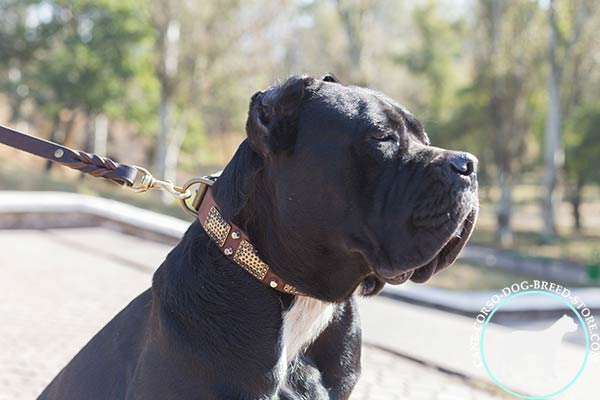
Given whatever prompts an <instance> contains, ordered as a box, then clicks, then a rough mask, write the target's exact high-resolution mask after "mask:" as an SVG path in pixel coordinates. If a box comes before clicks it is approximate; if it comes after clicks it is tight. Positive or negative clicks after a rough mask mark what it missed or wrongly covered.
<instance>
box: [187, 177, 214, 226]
mask: <svg viewBox="0 0 600 400" xmlns="http://www.w3.org/2000/svg"><path fill="white" fill-rule="evenodd" d="M213 183H215V180H214V179H211V178H210V177H207V176H203V177H200V178H192V179H190V180H189V181H187V182H186V183H185V184H184V185H183V186H182V187H181V189H182V192H183V193H185V192H187V191H188V190H189V189H190V187H191V186H193V185H201V186H200V187H199V188H198V190H197V191H196V196H195V197H194V200H193V201H192V205H191V206H190V205H189V204H188V202H187V201H186V200H187V199H188V198H189V197H188V198H180V199H179V204H181V207H182V208H183V211H185V212H186V213H187V214H188V215H190V216H192V217H194V218H196V217H197V216H198V208H200V204H202V200H203V199H204V195H206V191H207V190H208V188H209V187H211V186H212V185H213Z"/></svg>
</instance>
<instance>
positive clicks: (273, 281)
mask: <svg viewBox="0 0 600 400" xmlns="http://www.w3.org/2000/svg"><path fill="white" fill-rule="evenodd" d="M269 286H271V287H272V288H273V289H275V288H276V287H277V281H276V280H275V279H273V280H272V281H271V282H269Z"/></svg>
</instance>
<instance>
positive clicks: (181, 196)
mask: <svg viewBox="0 0 600 400" xmlns="http://www.w3.org/2000/svg"><path fill="white" fill-rule="evenodd" d="M0 143H3V144H5V145H7V146H10V147H13V148H15V149H18V150H22V151H26V152H28V153H30V154H33V155H36V156H38V157H42V158H45V159H46V160H50V161H53V162H56V163H59V164H62V165H64V166H66V167H69V168H72V169H75V170H78V171H81V172H83V173H85V174H89V175H92V176H94V177H97V178H104V179H108V180H109V181H111V182H114V183H116V184H118V185H120V186H122V187H123V188H125V189H128V190H131V191H134V192H146V191H148V190H150V189H159V190H164V191H167V192H168V193H170V194H171V195H172V196H174V197H175V198H177V199H178V200H179V201H180V203H181V205H182V207H183V209H184V210H185V211H186V212H187V213H188V214H190V215H191V216H194V217H195V216H196V215H198V212H197V211H196V210H197V206H198V205H199V204H200V203H199V202H200V201H201V200H202V197H203V195H204V193H205V192H206V189H207V187H208V186H210V185H212V184H213V182H214V181H215V180H216V177H215V176H210V177H202V178H194V179H192V180H190V181H189V182H187V183H186V184H185V185H183V186H182V187H180V186H176V185H175V184H173V182H171V181H162V180H159V179H156V178H155V177H154V176H152V174H151V173H150V172H149V171H148V170H147V169H145V168H142V167H138V166H131V165H127V164H120V163H117V162H115V161H113V160H111V159H110V158H107V157H101V156H99V155H97V154H93V153H86V152H84V151H79V150H73V149H71V148H68V147H66V146H62V145H60V144H57V143H54V142H50V141H48V140H44V139H40V138H37V137H35V136H31V135H28V134H26V133H23V132H19V131H16V130H14V129H11V128H8V127H5V126H2V125H0ZM195 184H201V186H205V187H201V188H200V189H199V190H198V193H201V194H202V196H196V197H197V198H195V199H194V204H193V205H192V206H190V205H189V204H188V203H187V202H186V200H188V199H191V198H192V197H193V196H194V194H193V193H192V191H191V190H190V187H191V186H192V185H195Z"/></svg>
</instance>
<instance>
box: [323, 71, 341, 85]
mask: <svg viewBox="0 0 600 400" xmlns="http://www.w3.org/2000/svg"><path fill="white" fill-rule="evenodd" d="M321 80H322V81H325V82H333V83H340V81H339V79H338V78H336V76H335V75H334V74H332V73H331V72H327V73H326V74H325V75H323V77H322V78H321Z"/></svg>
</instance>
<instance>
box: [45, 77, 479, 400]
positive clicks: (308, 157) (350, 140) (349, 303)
mask: <svg viewBox="0 0 600 400" xmlns="http://www.w3.org/2000/svg"><path fill="white" fill-rule="evenodd" d="M246 130H247V134H248V138H247V140H245V141H244V142H243V143H242V144H241V146H240V147H239V149H238V151H237V153H236V154H235V156H234V157H233V159H232V160H231V162H230V163H229V164H228V165H227V167H226V168H225V170H224V172H223V174H222V176H221V178H220V179H219V180H218V182H217V183H216V184H215V185H214V187H213V189H212V193H213V195H214V198H215V200H216V203H217V204H218V205H219V207H220V209H221V211H222V214H223V217H224V218H225V219H226V220H228V221H233V222H235V223H236V224H237V225H238V226H240V227H241V228H242V229H243V230H245V232H247V233H248V236H249V237H250V238H251V239H252V243H253V244H254V246H255V247H256V249H258V253H259V255H260V257H261V258H262V259H263V260H265V261H266V262H267V263H268V264H269V266H270V267H271V269H272V271H273V272H274V273H276V274H277V275H278V276H279V277H281V278H282V279H283V280H285V281H286V282H289V283H290V284H291V285H294V286H295V287H296V288H297V289H298V290H299V291H301V292H302V293H303V294H305V296H294V295H290V294H285V293H281V292H278V291H275V290H273V289H271V288H270V287H268V286H265V285H263V284H262V283H261V282H259V281H258V280H256V279H255V278H254V277H252V276H251V275H250V274H249V273H248V272H247V271H245V270H243V269H242V268H240V266H239V265H236V264H235V263H233V262H232V261H231V260H230V259H228V258H227V257H226V256H225V255H224V254H223V253H222V252H221V250H220V249H219V248H218V247H217V245H216V244H215V242H214V241H213V240H211V238H210V237H209V236H208V235H207V233H206V232H205V231H204V230H203V227H202V225H201V224H200V223H198V222H195V223H193V224H192V225H191V227H190V228H189V230H188V231H187V232H186V234H185V235H184V237H183V239H182V240H181V242H180V243H179V245H177V247H176V248H175V249H174V250H173V251H172V252H171V253H170V254H169V255H168V257H167V259H166V260H165V262H164V263H163V264H162V266H161V267H160V268H159V269H158V270H157V271H156V273H155V275H154V279H153V284H152V288H151V289H150V290H148V291H146V292H144V293H143V294H141V295H140V296H139V297H138V298H136V299H135V300H134V301H133V302H132V303H131V304H130V305H129V306H127V307H126V308H125V309H124V310H123V311H122V312H121V313H120V314H118V315H117V316H116V317H115V318H114V319H113V320H112V321H111V322H110V323H109V324H108V325H107V326H106V327H105V328H104V329H102V330H101V331H100V332H99V333H98V334H97V335H96V336H95V337H94V338H93V339H92V340H91V341H90V342H89V343H88V344H87V345H86V346H85V347H84V348H83V349H82V350H81V351H80V352H79V354H77V355H76V356H75V358H74V359H73V360H72V361H71V362H70V363H69V364H68V365H67V366H66V367H65V368H64V369H63V371H62V372H61V373H60V374H59V375H58V376H57V377H56V378H55V379H54V381H53V382H52V383H51V384H50V385H49V386H48V387H47V388H46V390H45V391H44V392H43V393H42V394H41V396H40V399H61V400H65V399H77V400H81V399H161V400H163V399H253V400H254V399H347V398H348V397H349V396H350V393H351V391H352V389H353V387H354V385H355V383H356V381H357V379H358V377H359V374H360V349H361V336H360V326H359V322H358V315H357V312H356V307H355V304H354V301H353V294H354V293H357V292H358V293H359V294H365V295H369V294H374V293H376V292H378V291H379V290H380V289H381V288H382V287H383V285H384V284H385V283H386V282H387V283H392V284H400V283H403V282H405V281H407V280H408V279H412V280H413V281H415V282H425V281H426V280H427V279H429V278H430V277H431V276H432V275H433V274H434V273H436V272H438V271H440V270H441V269H443V268H445V267H447V266H448V265H450V264H451V263H452V262H453V261H454V259H455V258H456V256H457V254H458V252H459V251H460V250H461V249H462V247H463V246H464V244H465V243H466V241H467V240H468V238H469V236H470V234H471V231H472V229H473V225H474V221H475V219H476V216H477V208H478V206H477V195H476V192H477V182H476V164H477V160H476V159H475V157H474V156H472V155H470V154H468V153H462V152H454V151H447V150H443V149H440V148H436V147H432V146H430V145H429V140H428V138H427V135H426V134H425V132H424V131H423V128H422V127H421V124H420V123H419V122H418V121H417V120H416V119H415V118H414V117H413V116H412V115H411V114H410V113H408V112H407V111H406V110H405V109H404V108H402V107H401V106H399V105H398V104H397V103H395V102H394V101H393V100H391V99H389V98H387V97H386V96H384V95H382V94H381V93H378V92H375V91H371V90H368V89H363V88H359V87H352V86H345V85H342V84H340V83H338V82H337V81H336V80H335V78H333V77H332V76H330V75H328V76H326V77H325V78H323V80H316V79H314V78H308V77H302V78H300V77H292V78H290V79H289V80H288V81H287V82H285V83H284V84H281V85H278V86H274V87H272V88H270V89H268V90H267V91H265V92H259V93H256V94H255V95H254V96H253V97H252V100H251V104H250V111H249V115H248V122H247V126H246Z"/></svg>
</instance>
